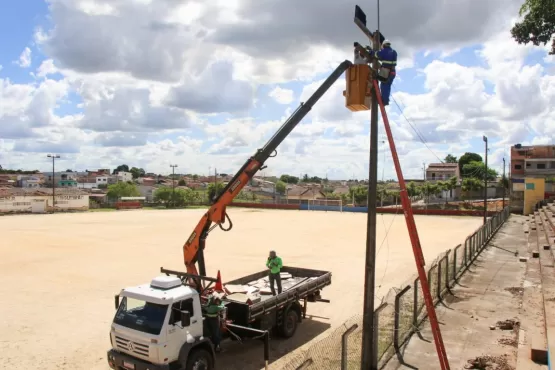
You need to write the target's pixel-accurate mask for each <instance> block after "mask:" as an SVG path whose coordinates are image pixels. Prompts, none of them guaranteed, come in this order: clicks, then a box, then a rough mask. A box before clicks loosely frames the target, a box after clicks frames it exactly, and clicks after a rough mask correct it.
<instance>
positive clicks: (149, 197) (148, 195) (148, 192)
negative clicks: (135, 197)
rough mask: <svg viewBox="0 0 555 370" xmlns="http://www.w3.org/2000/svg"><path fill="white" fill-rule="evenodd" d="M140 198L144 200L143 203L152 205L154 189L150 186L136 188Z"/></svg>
mask: <svg viewBox="0 0 555 370" xmlns="http://www.w3.org/2000/svg"><path fill="white" fill-rule="evenodd" d="M137 189H138V190H139V193H141V196H142V197H144V198H145V202H147V203H152V202H153V201H154V193H155V192H156V187H154V186H151V185H139V186H137Z"/></svg>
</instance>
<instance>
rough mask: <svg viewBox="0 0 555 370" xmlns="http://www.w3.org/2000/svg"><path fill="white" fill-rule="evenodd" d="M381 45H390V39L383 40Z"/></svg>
mask: <svg viewBox="0 0 555 370" xmlns="http://www.w3.org/2000/svg"><path fill="white" fill-rule="evenodd" d="M382 45H391V41H389V40H383V43H382Z"/></svg>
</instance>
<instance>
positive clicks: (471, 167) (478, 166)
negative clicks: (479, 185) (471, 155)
mask: <svg viewBox="0 0 555 370" xmlns="http://www.w3.org/2000/svg"><path fill="white" fill-rule="evenodd" d="M462 173H463V174H464V177H475V178H477V179H483V178H484V174H485V173H486V164H485V163H483V162H476V161H474V162H470V163H467V164H465V165H464V167H463V172H462ZM497 175H498V173H497V171H496V170H494V169H493V168H488V181H494V180H495V179H496V178H497Z"/></svg>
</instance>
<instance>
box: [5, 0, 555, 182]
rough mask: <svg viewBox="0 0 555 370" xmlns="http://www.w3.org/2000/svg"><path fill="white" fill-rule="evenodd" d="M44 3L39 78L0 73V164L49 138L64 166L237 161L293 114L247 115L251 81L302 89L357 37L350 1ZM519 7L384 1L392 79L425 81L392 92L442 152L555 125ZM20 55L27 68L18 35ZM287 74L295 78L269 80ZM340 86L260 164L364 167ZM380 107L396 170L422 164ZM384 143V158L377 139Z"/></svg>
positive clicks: (29, 159)
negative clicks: (417, 57)
mask: <svg viewBox="0 0 555 370" xmlns="http://www.w3.org/2000/svg"><path fill="white" fill-rule="evenodd" d="M48 3H49V12H50V16H51V19H52V22H53V27H52V28H51V29H47V30H39V31H38V32H37V33H36V34H35V42H36V44H37V45H38V46H39V47H40V51H42V52H43V54H44V55H43V56H44V58H41V59H43V61H42V62H41V64H40V66H39V67H38V68H37V69H36V70H35V71H34V77H35V78H36V79H34V81H33V82H32V83H29V84H22V83H19V84H16V83H12V82H11V81H9V80H7V79H6V80H0V137H2V140H1V142H0V158H2V165H3V166H6V165H7V164H5V163H6V161H7V163H8V164H9V165H10V166H12V167H16V168H20V167H22V166H23V164H24V165H25V166H28V167H40V166H44V165H45V164H44V158H43V155H42V154H41V153H43V152H44V151H46V150H48V151H58V152H61V153H63V154H62V161H65V162H62V163H64V164H63V165H64V166H65V165H66V164H67V167H70V168H75V169H85V168H96V167H113V166H116V165H118V164H120V162H127V163H133V164H134V165H139V166H141V167H145V168H149V169H151V170H153V171H155V172H167V171H168V164H169V163H177V164H179V168H180V169H183V171H187V172H197V171H198V172H200V173H202V172H203V171H205V169H207V168H208V166H212V167H218V169H219V170H220V171H222V172H224V171H226V172H234V171H236V170H237V168H238V167H239V166H240V165H241V164H242V163H243V162H244V160H245V159H247V158H248V157H249V156H250V155H252V154H253V153H254V152H255V150H256V149H257V148H259V147H261V146H262V145H263V143H264V141H265V140H267V139H268V138H269V137H270V136H271V135H272V134H273V133H274V132H275V130H277V129H278V128H279V127H280V125H281V124H282V122H283V121H284V120H286V119H287V117H288V116H289V115H290V114H291V113H292V111H293V109H291V108H287V110H286V112H283V113H282V114H280V112H279V111H277V113H276V111H275V110H272V111H271V112H270V111H268V112H266V111H265V112H264V113H263V114H265V115H264V116H263V118H260V117H258V118H256V119H255V118H253V117H252V116H253V115H254V113H253V109H257V107H256V105H255V104H254V102H255V101H256V100H257V99H260V97H257V96H256V92H257V91H259V90H258V88H259V87H260V85H262V84H264V85H266V86H265V87H267V88H268V89H272V90H271V91H270V93H268V96H269V97H270V98H272V99H274V100H275V101H276V102H278V103H280V104H283V105H296V103H295V100H298V101H299V102H301V101H306V99H307V98H308V97H309V96H310V95H311V94H312V93H313V92H314V91H315V90H316V88H317V87H318V86H320V84H321V82H322V81H323V78H325V77H326V76H327V75H328V74H329V73H330V72H331V70H333V69H334V68H335V67H336V66H337V65H338V64H339V63H340V62H341V61H343V60H344V59H350V58H351V57H352V50H351V45H352V42H353V41H354V40H357V41H360V42H363V41H364V36H363V35H362V34H361V33H360V32H359V31H358V30H357V28H356V26H355V25H354V24H352V10H353V8H354V4H355V1H354V0H347V2H342V3H341V4H339V3H337V2H333V1H331V0H319V1H318V2H316V0H306V1H305V2H301V3H302V4H301V5H299V4H300V3H298V2H296V3H294V4H293V3H292V0H283V1H282V2H280V3H279V4H277V3H276V4H274V3H272V2H261V1H254V0H235V1H224V0H214V1H210V2H200V1H188V2H175V1H172V0H157V1H124V0H118V1H109V0H80V1H74V0H49V2H48ZM478 3H479V4H480V9H481V11H480V12H479V14H478V15H476V14H477V13H475V12H473V10H472V9H475V6H476V4H478ZM519 5H520V1H519V0H487V1H478V0H470V3H469V2H465V3H464V4H463V3H460V4H454V5H453V4H451V3H449V4H447V3H445V4H444V2H441V1H439V0H430V1H428V2H425V3H423V4H420V3H418V4H417V3H415V2H411V1H408V0H400V1H397V2H386V3H384V4H382V9H381V11H382V31H383V32H384V33H385V34H386V35H387V37H388V38H389V39H392V40H393V43H394V47H395V48H396V49H397V51H398V52H399V55H400V60H399V77H398V79H397V80H396V83H395V84H394V87H395V88H396V86H398V85H399V86H400V85H401V80H403V84H412V86H411V89H415V88H416V89H418V88H420V87H423V88H425V92H423V93H418V94H417V93H407V92H402V91H396V89H394V91H395V92H394V94H393V96H394V98H395V100H396V101H397V102H398V103H399V104H400V105H401V107H402V108H403V113H404V115H405V116H406V117H408V119H409V120H410V122H411V124H413V125H414V126H415V127H417V128H418V131H419V132H420V133H421V134H422V135H423V136H424V137H425V139H426V141H427V143H428V146H430V148H432V151H433V152H434V153H435V154H437V155H438V156H439V157H444V156H445V155H446V154H447V153H449V152H454V153H455V154H457V153H459V152H463V151H466V150H470V144H469V143H470V140H472V139H473V138H480V137H481V135H483V134H487V135H488V137H490V141H492V148H494V147H495V155H494V154H492V160H493V158H495V160H497V159H499V158H497V157H498V155H499V153H498V152H499V151H500V150H501V149H502V148H505V147H506V146H507V145H510V144H513V143H514V142H517V141H524V140H522V138H523V137H526V136H527V135H528V134H529V133H532V134H533V135H534V136H535V138H534V139H533V140H534V142H542V143H543V142H548V141H549V138H551V137H554V136H555V113H554V112H552V110H551V109H550V107H551V106H553V105H554V104H555V70H554V67H553V65H551V66H549V65H545V66H540V65H524V60H525V57H526V55H528V53H530V52H531V51H533V50H534V51H537V50H545V48H543V49H542V48H534V47H531V46H521V45H517V44H516V43H515V42H514V41H513V40H512V39H511V38H510V34H509V33H508V32H507V30H508V29H509V28H510V27H509V25H508V24H509V23H510V21H511V19H512V17H513V15H515V14H517V10H518V6H519ZM293 6H294V9H295V11H294V12H291V11H290V9H292V7H293ZM314 9H317V12H316V13H314ZM367 11H368V13H369V14H372V13H371V11H372V10H371V9H367ZM371 19H372V17H371V16H370V17H369V23H372V22H371ZM340 25H343V26H341V27H339V26H340ZM370 27H371V28H372V25H370ZM501 30H502V31H503V32H499V31H501ZM491 35H494V36H491ZM476 43H478V44H482V48H481V49H480V50H479V52H478V53H477V54H476V58H479V60H478V61H481V63H474V65H480V67H465V66H463V65H459V64H457V63H453V62H451V63H449V62H446V61H445V60H446V59H445V57H447V56H449V57H450V58H451V59H452V58H453V57H454V56H455V55H456V52H457V51H458V50H460V49H461V48H463V47H465V46H471V45H475V44H476ZM27 50H28V52H27ZM423 50H427V51H429V55H428V57H429V56H430V55H432V56H435V57H436V58H438V60H435V61H433V62H432V63H429V64H428V65H426V66H420V65H419V67H420V68H421V70H420V71H419V73H420V74H421V76H422V77H423V78H424V79H423V85H422V86H415V85H414V82H413V81H411V77H410V74H405V73H404V69H406V68H410V67H412V66H414V62H415V61H414V58H413V55H414V54H415V53H416V52H417V51H423ZM26 52H27V53H28V54H26ZM26 55H27V56H28V59H25V58H23V57H24V56H26ZM34 58H35V59H37V58H39V56H36V55H35V56H34ZM441 58H444V59H443V60H442V59H441ZM455 58H456V57H455ZM545 59H546V60H545V63H548V62H552V61H553V58H550V57H546V58H545ZM23 60H25V61H27V60H28V62H25V63H21V64H23V65H27V66H30V65H31V63H30V62H31V50H30V49H29V48H26V49H25V51H24V52H23V53H22V59H21V61H23ZM455 60H456V59H455ZM54 61H55V62H54ZM37 64H38V63H37ZM293 81H296V82H297V84H298V82H301V83H304V86H303V88H302V89H301V90H300V91H299V90H297V89H295V91H294V90H290V89H285V88H281V87H276V84H280V83H286V82H293ZM419 83H420V82H419ZM297 84H295V85H297ZM343 90H344V79H343V78H340V79H339V81H338V82H337V83H336V84H335V85H334V86H332V87H331V88H330V90H329V91H328V92H327V94H326V95H324V96H323V97H322V99H321V100H320V101H319V102H318V103H317V104H316V105H315V106H314V107H313V108H312V109H311V111H310V112H309V113H308V114H307V117H306V118H305V119H304V120H303V122H301V123H300V124H299V126H298V127H297V128H296V129H295V130H294V131H293V133H292V134H291V135H290V137H288V138H287V139H286V140H285V141H284V142H283V144H282V146H281V147H280V148H279V150H278V156H277V157H276V158H274V159H269V160H268V163H267V164H268V170H267V172H268V173H270V172H272V173H282V172H295V174H296V175H297V173H296V172H303V173H304V172H308V173H313V174H317V175H320V176H323V175H325V173H326V172H328V173H329V174H330V177H331V176H338V177H345V178H350V177H351V176H352V174H353V173H355V177H358V178H364V177H367V172H368V171H367V166H368V134H367V131H368V121H369V112H361V113H356V114H353V113H351V112H350V111H349V110H347V109H346V108H345V106H344V102H345V98H344V97H343V94H342V92H343ZM262 91H267V90H262ZM387 110H388V112H389V114H390V121H391V126H392V130H393V133H394V135H395V139H396V144H397V149H398V150H399V153H400V156H401V162H402V165H403V170H404V171H405V174H406V176H407V177H419V176H420V174H421V166H422V162H427V163H429V162H432V161H437V158H435V155H434V153H432V152H431V151H430V150H428V149H427V148H426V147H425V146H424V145H423V144H422V143H421V142H420V139H419V138H418V135H417V134H416V133H415V132H414V131H413V129H412V128H411V127H410V125H409V124H408V123H407V122H406V121H405V118H404V117H403V116H402V115H399V114H398V112H397V107H396V106H395V104H392V105H391V106H389V107H388V108H387ZM269 114H271V116H268V115H269ZM380 130H381V132H383V130H382V129H380ZM495 140H498V142H497V143H496V142H495ZM495 145H497V146H495ZM380 150H381V153H382V154H380V160H379V163H380V166H381V165H382V164H383V163H384V162H383V157H382V156H383V155H384V154H383V153H384V152H385V153H387V151H388V147H387V146H384V147H383V148H381V149H380ZM385 165H386V172H385V177H386V178H391V177H394V174H393V166H392V163H391V159H390V157H388V156H387V155H386V156H385ZM41 168H42V167H41Z"/></svg>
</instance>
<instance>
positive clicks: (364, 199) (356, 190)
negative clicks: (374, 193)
mask: <svg viewBox="0 0 555 370" xmlns="http://www.w3.org/2000/svg"><path fill="white" fill-rule="evenodd" d="M349 199H351V200H352V199H354V201H355V205H359V206H360V205H363V206H365V205H366V204H368V188H367V187H366V186H352V187H350V188H349Z"/></svg>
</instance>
